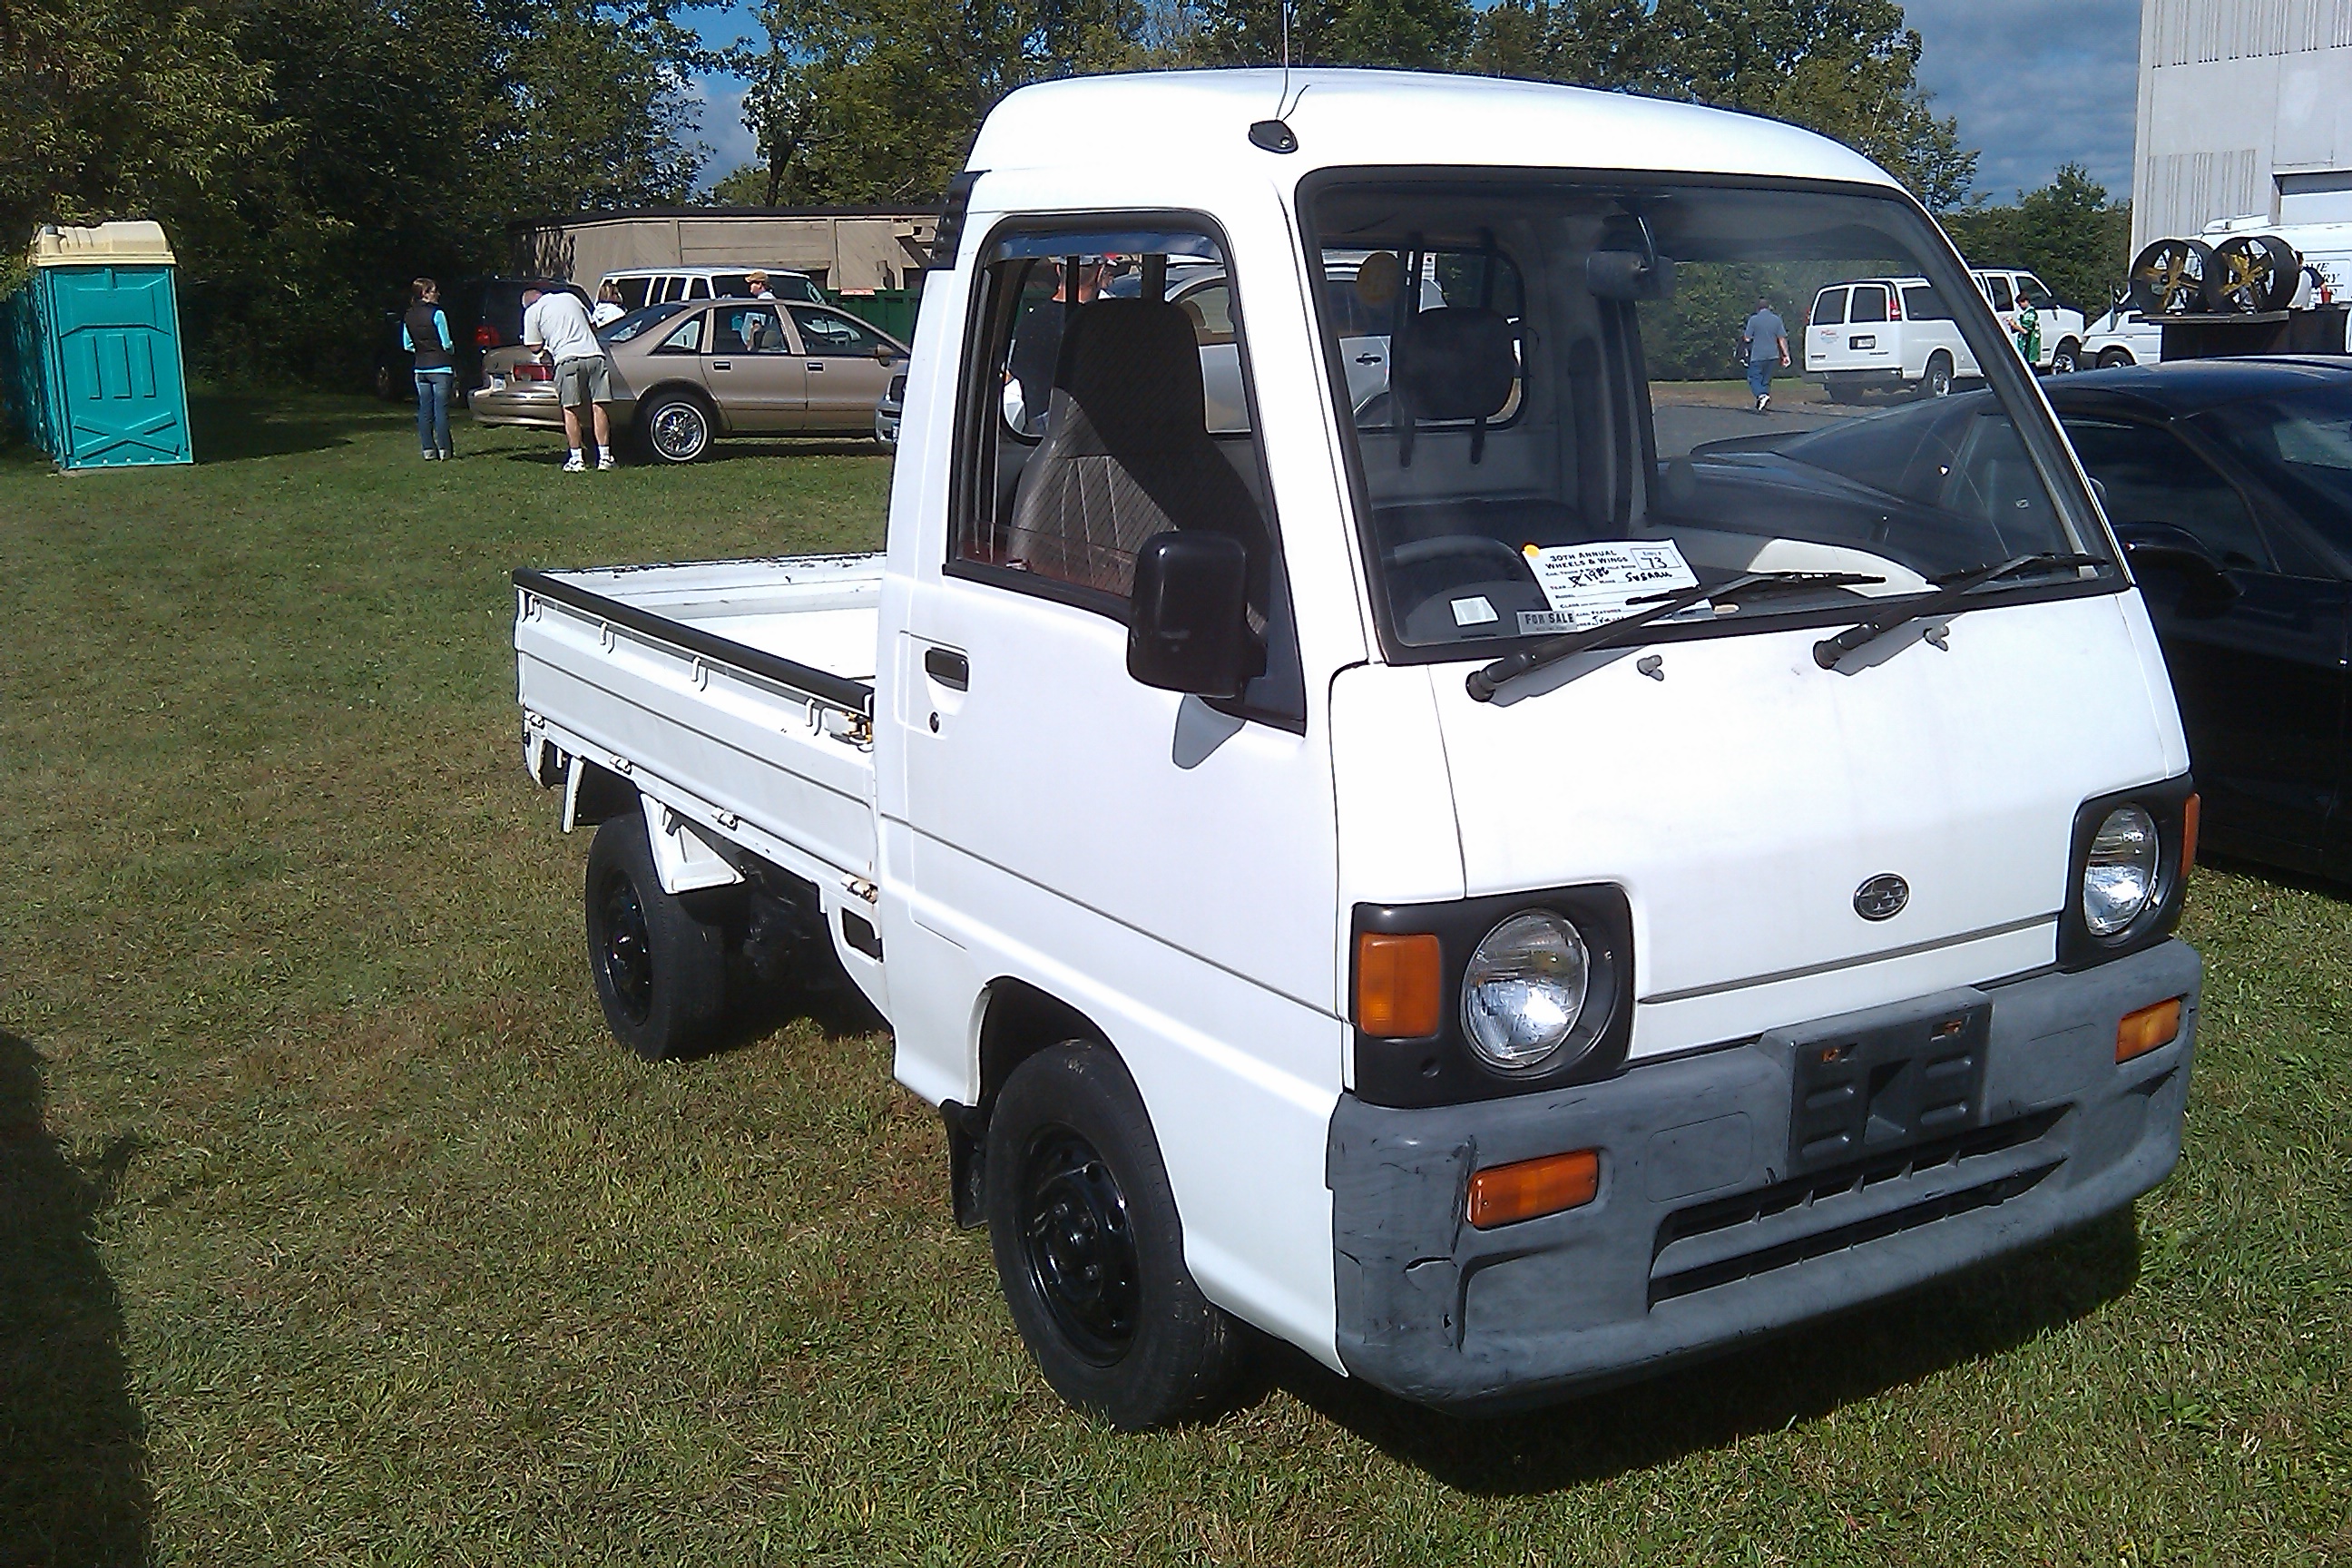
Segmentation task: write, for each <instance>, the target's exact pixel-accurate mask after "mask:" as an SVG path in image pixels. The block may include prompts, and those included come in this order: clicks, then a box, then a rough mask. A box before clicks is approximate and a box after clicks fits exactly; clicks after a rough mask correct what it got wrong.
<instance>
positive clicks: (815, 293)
mask: <svg viewBox="0 0 2352 1568" xmlns="http://www.w3.org/2000/svg"><path fill="white" fill-rule="evenodd" d="M759 270H761V268H757V267H753V266H750V265H745V266H740V267H625V268H621V269H620V270H619V271H617V272H607V273H605V274H604V277H602V278H600V279H597V280H596V291H597V292H598V293H599V294H602V293H603V292H604V285H605V284H607V283H610V284H612V285H613V286H614V288H615V289H619V290H620V291H621V304H622V307H623V308H624V309H625V310H637V309H638V308H640V307H642V306H646V305H667V304H670V303H673V302H675V301H677V300H726V299H732V298H736V297H739V296H741V295H746V294H749V293H750V292H751V284H750V283H749V282H748V281H747V279H748V278H749V277H750V275H751V273H753V272H756V271H759ZM766 271H767V274H768V292H769V293H771V294H773V295H774V296H775V297H776V298H777V299H779V300H799V301H800V302H801V303H803V304H805V305H822V304H824V289H819V288H818V287H817V286H816V280H815V279H812V278H811V277H810V276H809V275H808V274H807V273H805V272H791V271H787V270H785V269H784V268H781V267H771V268H766Z"/></svg>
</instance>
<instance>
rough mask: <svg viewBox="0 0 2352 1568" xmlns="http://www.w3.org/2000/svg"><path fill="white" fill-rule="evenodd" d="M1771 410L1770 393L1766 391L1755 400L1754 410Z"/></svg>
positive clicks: (1760, 412) (1762, 411)
mask: <svg viewBox="0 0 2352 1568" xmlns="http://www.w3.org/2000/svg"><path fill="white" fill-rule="evenodd" d="M1771 411H1772V395H1771V394H1770V393H1769V392H1768V393H1766V394H1765V395H1763V396H1761V397H1759V398H1758V399H1757V400H1756V412H1757V413H1759V414H1769V413H1770V412H1771Z"/></svg>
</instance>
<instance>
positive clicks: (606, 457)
mask: <svg viewBox="0 0 2352 1568" xmlns="http://www.w3.org/2000/svg"><path fill="white" fill-rule="evenodd" d="M620 466H621V465H620V464H618V463H616V462H614V461H613V454H612V453H610V452H606V453H604V454H603V455H602V456H600V457H598V458H597V459H596V471H597V472H598V473H600V474H609V473H611V472H612V471H613V470H614V468H619V467H620Z"/></svg>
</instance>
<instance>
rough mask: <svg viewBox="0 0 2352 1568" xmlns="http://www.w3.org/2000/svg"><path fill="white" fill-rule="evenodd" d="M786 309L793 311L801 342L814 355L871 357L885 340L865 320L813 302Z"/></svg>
mask: <svg viewBox="0 0 2352 1568" xmlns="http://www.w3.org/2000/svg"><path fill="white" fill-rule="evenodd" d="M784 308H785V309H786V310H790V311H792V313H793V322H794V323H795V324H797V325H798V326H799V328H800V330H801V342H802V343H803V345H804V346H805V347H806V349H807V351H808V352H809V353H812V354H857V355H861V356H864V357H866V358H869V359H870V358H872V357H873V354H874V351H875V350H876V349H878V348H880V347H882V346H883V343H884V342H885V341H886V340H884V339H883V338H882V337H881V336H880V334H878V333H877V332H876V331H874V330H873V329H872V328H871V327H868V326H867V325H866V323H865V322H863V321H857V320H856V319H855V318H853V317H850V316H845V315H844V314H842V313H841V312H840V311H839V310H819V309H817V308H816V307H815V306H814V305H787V306H785V307H784Z"/></svg>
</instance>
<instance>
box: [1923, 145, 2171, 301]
mask: <svg viewBox="0 0 2352 1568" xmlns="http://www.w3.org/2000/svg"><path fill="white" fill-rule="evenodd" d="M1944 226H1945V228H1946V229H1948V231H1949V232H1950V234H1951V237H1952V240H1953V243H1955V244H1956V245H1958V247H1960V250H1961V253H1962V254H1963V255H1965V256H1967V257H1968V258H1969V261H1970V262H1971V263H1972V264H1974V265H1976V266H1979V267H2022V268H2027V269H2028V270H2030V271H2032V273H2033V275H2034V276H2035V277H2037V278H2039V279H2042V281H2043V282H2044V283H2047V284H2049V285H2050V287H2051V289H2052V290H2053V292H2054V293H2056V294H2057V295H2058V297H2059V298H2060V299H2062V300H2066V301H2067V302H2068V303H2070V304H2073V305H2074V306H2076V307H2078V308H2079V309H2081V310H2083V312H2084V314H2085V315H2095V314H2096V313H2098V312H2099V311H2101V310H2105V309H2106V305H2107V300H2109V299H2110V298H2111V297H2112V292H2113V290H2114V289H2117V288H2119V287H2121V286H2122V283H2123V280H2124V275H2125V273H2126V271H2127V270H2128V269H2129V268H2130V266H2131V204H2130V203H2128V202H2113V203H2111V202H2109V201H2108V200H2107V189H2106V187H2105V185H2102V184H2099V183H2098V182H2097V181H2096V180H2094V179H2093V178H2091V174H2090V171H2089V170H2087V169H2085V168H2084V167H2083V165H2081V164H2080V163H2068V164H2066V165H2064V166H2063V167H2062V168H2061V169H2060V170H2059V171H2058V173H2057V175H2056V177H2054V178H2053V179H2052V180H2051V182H2050V183H2049V184H2046V185H2043V186H2042V187H2041V188H2040V189H2039V190H2033V191H2021V192H2019V193H2018V196H2017V200H2016V201H2015V202H2014V203H2013V204H2011V205H2007V206H1995V205H1991V204H1990V202H1986V201H1983V200H1981V199H1980V200H1978V201H1973V202H1970V203H1969V204H1968V205H1966V206H1964V207H1961V208H1959V209H1958V210H1957V211H1953V212H1948V213H1946V214H1945V215H1944Z"/></svg>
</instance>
